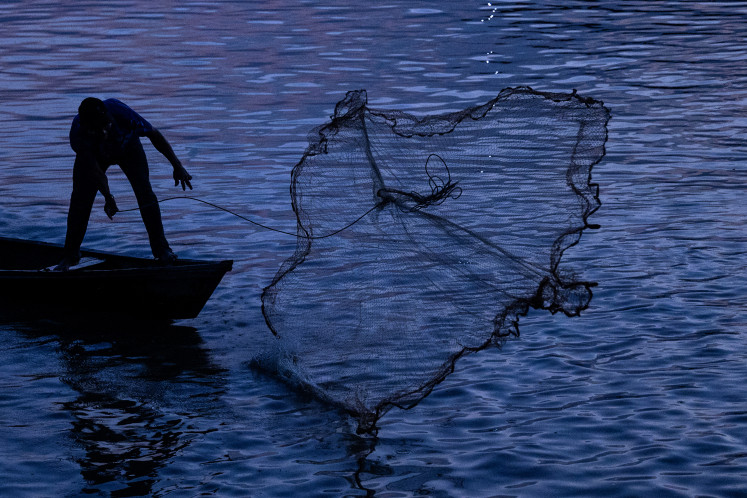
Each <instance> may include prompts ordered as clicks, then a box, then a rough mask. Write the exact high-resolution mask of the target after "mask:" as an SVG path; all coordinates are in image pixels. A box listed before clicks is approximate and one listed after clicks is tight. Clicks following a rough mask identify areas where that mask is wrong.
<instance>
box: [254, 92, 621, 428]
mask: <svg viewBox="0 0 747 498" xmlns="http://www.w3.org/2000/svg"><path fill="white" fill-rule="evenodd" d="M608 119H609V112H608V110H607V109H606V108H605V107H604V106H603V105H602V103H601V102H598V101H594V100H592V99H588V98H582V97H580V96H578V95H577V94H576V93H575V92H574V93H573V94H570V95H569V94H550V93H541V92H537V91H534V90H532V89H530V88H511V89H506V90H503V91H502V92H501V93H500V94H499V95H498V96H497V97H495V98H494V99H492V100H491V101H490V102H488V103H486V104H484V105H481V106H477V107H472V108H469V109H466V110H464V111H461V112H456V113H450V114H444V115H434V116H426V117H415V116H412V115H409V114H406V113H404V112H399V111H382V110H376V109H372V108H369V107H368V105H367V100H366V93H365V91H355V92H349V93H348V94H347V96H346V97H345V99H344V100H342V101H341V102H339V103H338V104H337V106H336V108H335V114H334V116H333V117H332V119H331V121H330V122H329V123H327V124H325V125H324V126H321V127H319V128H317V129H315V130H314V131H313V132H312V134H311V135H310V138H309V142H310V144H309V147H308V149H307V150H306V152H305V154H304V156H303V157H302V159H301V160H300V162H299V163H298V164H297V165H296V166H295V167H294V169H293V172H292V182H291V189H290V190H291V197H292V202H293V209H294V211H295V213H296V215H297V217H298V225H297V231H298V239H297V240H298V245H297V249H296V251H295V254H294V255H293V256H292V257H291V258H289V259H288V260H287V261H286V262H285V263H284V264H283V265H282V267H281V268H280V270H279V271H278V273H277V274H276V276H275V278H274V280H273V281H272V283H271V284H270V285H269V286H268V287H267V288H265V290H264V293H263V296H262V309H263V313H264V316H265V319H266V321H267V324H268V326H269V327H270V329H271V330H272V332H273V333H274V334H275V335H276V336H277V345H278V351H277V355H274V356H273V359H272V361H270V360H268V359H267V358H265V359H264V360H261V361H260V363H263V366H264V367H265V368H270V369H272V370H273V372H274V373H276V374H278V375H280V376H281V377H283V378H284V379H286V380H287V381H288V382H291V383H293V384H295V385H298V386H301V387H302V388H303V389H304V390H306V391H311V392H313V393H314V394H315V395H316V396H318V397H320V398H322V399H324V400H326V401H329V402H331V403H334V404H336V405H339V406H341V407H343V408H344V409H345V410H347V411H348V412H349V413H351V414H353V415H354V416H355V417H357V420H358V423H359V430H360V431H370V430H372V429H373V428H374V427H375V423H376V421H377V420H378V418H379V417H381V415H383V414H384V413H385V412H386V411H388V410H389V409H390V408H392V407H394V406H397V407H401V408H410V407H412V406H414V405H415V404H416V403H418V402H419V401H420V400H421V399H422V398H423V397H425V396H427V395H428V393H430V391H431V390H432V389H433V388H434V387H435V386H436V385H437V384H438V383H439V382H441V381H442V380H443V379H444V378H445V377H446V376H447V375H448V374H449V373H450V372H451V371H453V367H454V362H455V361H456V360H457V359H458V358H460V357H461V356H462V355H464V354H465V353H469V352H474V351H477V350H480V349H482V348H485V347H487V346H489V345H490V344H501V342H502V340H503V339H505V338H506V337H508V336H509V335H511V334H518V317H519V316H520V315H522V314H525V313H526V312H527V311H528V309H529V307H534V308H542V309H547V310H549V311H551V312H553V313H555V312H563V313H565V314H566V315H569V316H573V315H577V314H578V313H579V312H580V311H581V310H583V309H584V308H586V307H587V306H588V304H589V301H590V299H591V291H590V287H591V286H592V284H591V283H589V282H584V281H579V280H578V279H577V278H576V277H574V275H572V274H571V273H569V272H567V271H563V270H562V269H561V268H559V263H560V258H561V255H562V253H563V251H565V250H566V249H567V248H568V247H570V246H571V245H573V244H575V243H576V242H578V240H579V237H580V235H581V232H582V230H583V229H584V228H587V227H589V225H588V224H587V221H586V220H587V217H588V216H589V215H590V214H591V213H592V212H594V211H595V210H596V209H597V207H598V206H599V202H598V192H597V186H596V185H594V184H592V183H590V178H591V169H592V166H593V165H594V164H596V163H597V162H598V161H600V160H601V158H602V157H603V155H604V145H605V141H606V138H607V121H608ZM333 234H334V236H331V235H333ZM270 363H271V365H270Z"/></svg>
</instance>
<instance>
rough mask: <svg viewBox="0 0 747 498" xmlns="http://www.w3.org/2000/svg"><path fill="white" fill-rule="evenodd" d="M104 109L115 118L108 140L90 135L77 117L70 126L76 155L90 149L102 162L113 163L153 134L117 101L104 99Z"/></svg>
mask: <svg viewBox="0 0 747 498" xmlns="http://www.w3.org/2000/svg"><path fill="white" fill-rule="evenodd" d="M104 106H106V110H107V111H109V114H110V115H111V116H112V118H113V122H112V127H111V129H110V130H109V135H108V136H107V138H106V139H105V140H102V139H97V138H96V137H91V136H89V135H88V134H87V133H86V132H85V131H84V130H83V129H82V127H81V125H80V117H79V116H77V115H76V116H75V118H74V119H73V124H72V126H71V127H70V146H71V147H72V148H73V150H74V151H75V152H76V153H81V152H83V151H84V150H88V151H90V152H92V153H93V154H94V156H95V157H96V159H97V160H99V161H100V162H103V163H108V164H113V163H115V162H116V159H117V158H118V157H119V156H120V155H121V154H122V152H123V151H124V150H125V149H126V148H127V146H128V145H130V144H131V143H132V142H133V141H135V140H138V139H139V138H140V137H144V136H146V135H147V134H148V133H150V132H151V131H153V126H152V125H151V124H150V123H149V122H148V121H147V120H146V119H145V118H143V117H142V116H141V115H140V114H138V113H136V112H135V111H133V110H132V109H130V108H129V107H128V106H127V105H126V104H124V103H123V102H120V101H119V100H117V99H107V100H104Z"/></svg>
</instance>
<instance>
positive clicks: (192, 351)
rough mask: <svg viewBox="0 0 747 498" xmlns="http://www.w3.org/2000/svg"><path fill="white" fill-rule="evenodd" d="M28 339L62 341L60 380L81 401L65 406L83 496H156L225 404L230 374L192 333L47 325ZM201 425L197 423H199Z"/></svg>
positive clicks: (28, 327) (166, 327)
mask: <svg viewBox="0 0 747 498" xmlns="http://www.w3.org/2000/svg"><path fill="white" fill-rule="evenodd" d="M23 330H24V332H25V333H26V334H29V335H34V336H37V337H39V336H49V335H50V334H52V335H53V336H54V337H55V340H57V341H58V342H59V360H60V362H61V368H60V373H61V375H62V381H63V382H64V383H65V384H67V385H68V386H69V387H70V388H72V389H73V390H74V391H75V392H76V393H77V396H75V397H74V399H71V400H70V401H67V402H65V403H63V404H62V406H61V408H62V409H63V410H65V411H66V412H68V413H69V414H70V416H71V417H72V420H73V422H72V427H71V430H70V437H71V438H72V440H73V441H74V442H75V443H76V445H77V446H78V447H79V448H80V449H81V450H82V451H80V452H74V453H73V454H74V455H76V453H77V454H78V455H76V456H74V459H75V461H76V462H77V463H78V464H79V465H80V468H81V475H82V477H83V479H84V480H85V482H86V486H85V488H84V489H82V490H81V494H98V493H104V494H107V495H111V496H151V495H153V492H154V485H156V484H157V483H158V482H159V480H160V479H159V472H160V470H161V469H163V468H164V467H165V466H167V465H168V464H169V461H170V460H172V459H173V458H174V457H175V456H176V455H177V454H178V453H179V452H180V451H182V450H183V449H184V448H186V447H188V446H189V445H190V443H191V442H192V441H193V440H195V439H196V438H199V437H200V434H204V433H207V432H211V431H212V430H214V428H211V427H205V420H204V416H205V415H206V414H209V413H210V412H215V411H217V410H218V408H219V407H220V405H221V401H220V398H221V395H222V394H223V392H224V389H225V380H224V377H223V375H222V374H223V373H224V370H222V369H221V368H218V367H217V366H216V365H215V364H213V363H212V361H211V359H210V355H209V352H208V351H207V350H206V349H204V347H203V346H202V341H201V338H200V336H199V334H198V333H197V330H196V329H195V328H193V327H187V326H181V325H173V324H158V323H155V324H154V323H143V322H138V323H135V322H133V323H121V322H120V323H118V324H117V325H116V326H112V325H111V324H106V325H99V324H95V323H91V322H84V321H76V322H69V321H68V322H44V323H35V324H24V326H23ZM198 420H199V422H198Z"/></svg>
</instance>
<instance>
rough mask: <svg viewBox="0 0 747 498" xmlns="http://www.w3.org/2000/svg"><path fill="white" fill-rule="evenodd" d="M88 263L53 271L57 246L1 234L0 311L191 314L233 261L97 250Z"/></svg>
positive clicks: (153, 316)
mask: <svg viewBox="0 0 747 498" xmlns="http://www.w3.org/2000/svg"><path fill="white" fill-rule="evenodd" d="M81 252H82V256H83V257H84V258H89V260H93V264H90V265H89V266H85V267H82V268H77V269H71V270H69V271H64V272H58V271H52V270H50V269H49V268H50V267H53V266H54V265H55V264H56V263H57V262H59V261H60V260H61V259H62V246H59V245H55V244H47V243H42V242H34V241H26V240H20V239H9V238H0V313H3V314H6V315H7V314H19V313H20V314H26V313H33V314H35V315H46V314H61V313H62V314H73V315H98V314H102V313H103V314H109V315H122V316H126V317H132V318H145V319H153V320H164V319H166V320H168V319H181V318H194V317H196V316H197V315H198V314H199V313H200V311H201V310H202V308H203V306H204V305H205V303H206V302H207V300H208V299H209V298H210V296H211V295H212V293H213V291H214V290H215V288H216V287H217V286H218V284H219V283H220V281H221V279H222V278H223V275H224V274H225V273H226V272H227V271H230V270H231V267H232V261H201V260H178V261H177V262H176V263H175V264H173V265H168V266H164V265H160V264H159V263H158V262H157V261H155V260H151V259H146V258H135V257H129V256H121V255H115V254H108V253H103V252H96V251H81Z"/></svg>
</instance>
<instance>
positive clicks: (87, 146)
mask: <svg viewBox="0 0 747 498" xmlns="http://www.w3.org/2000/svg"><path fill="white" fill-rule="evenodd" d="M140 137H148V139H150V141H151V143H152V144H153V146H154V147H155V148H156V150H157V151H158V152H160V153H161V154H163V155H164V157H165V158H166V159H168V160H169V162H170V163H171V165H172V166H173V167H174V186H178V185H179V184H180V183H181V186H182V190H186V187H189V188H190V190H191V189H192V184H191V183H190V182H191V180H192V176H191V175H190V174H189V173H187V170H186V169H184V166H182V163H181V161H179V159H178V158H177V157H176V154H174V150H173V149H172V148H171V145H170V144H169V142H168V141H167V140H166V139H165V138H164V136H163V135H162V134H161V132H159V131H158V130H157V129H156V128H154V127H153V126H152V125H151V124H150V123H149V122H148V121H146V120H145V119H143V117H142V116H140V115H139V114H138V113H136V112H135V111H133V110H132V109H130V108H129V107H128V106H127V105H125V104H124V103H122V102H120V101H119V100H117V99H107V100H104V101H101V100H99V99H97V98H94V97H88V98H86V99H84V100H83V102H81V104H80V107H78V115H77V116H75V118H74V119H73V124H72V127H71V128H70V146H71V147H72V148H73V151H75V153H76V156H75V164H74V166H73V193H72V195H71V197H70V209H69V211H68V215H67V235H66V237H65V250H64V257H63V260H62V262H60V264H59V265H57V267H56V268H55V269H56V270H61V271H64V270H67V269H69V268H70V267H71V266H74V265H76V264H77V263H78V261H79V260H80V245H81V243H82V242H83V237H84V236H85V234H86V228H87V226H88V219H89V217H90V215H91V209H92V208H93V201H94V199H95V197H96V192H101V194H102V195H103V196H104V200H105V203H104V212H105V213H106V215H107V216H108V217H109V219H112V217H113V216H114V214H115V213H117V211H119V208H117V203H116V201H115V200H114V196H112V194H111V192H110V191H109V182H108V180H107V177H106V170H107V168H109V166H111V165H113V164H118V165H119V167H120V168H121V169H122V171H123V172H124V174H125V176H127V179H128V180H129V182H130V185H131V186H132V190H133V191H134V192H135V197H136V198H137V204H138V207H139V208H140V214H141V216H142V218H143V222H144V223H145V229H146V230H147V232H148V239H149V240H150V247H151V250H152V251H153V256H154V257H155V258H156V260H158V261H159V262H161V263H163V264H167V265H168V264H173V262H174V261H175V260H176V255H175V254H174V252H173V251H172V250H171V248H170V247H169V243H168V242H167V241H166V236H165V235H164V233H163V223H162V221H161V210H160V209H159V207H158V199H157V198H156V195H155V194H154V193H153V188H152V187H151V185H150V180H149V179H148V160H147V159H146V157H145V151H144V150H143V146H142V144H141V143H140Z"/></svg>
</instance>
